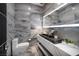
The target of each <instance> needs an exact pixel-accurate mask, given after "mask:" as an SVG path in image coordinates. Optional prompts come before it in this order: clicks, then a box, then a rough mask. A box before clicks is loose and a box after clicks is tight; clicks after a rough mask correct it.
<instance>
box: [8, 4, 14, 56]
mask: <svg viewBox="0 0 79 59" xmlns="http://www.w3.org/2000/svg"><path fill="white" fill-rule="evenodd" d="M14 16H15V5H14V4H10V3H8V4H7V47H8V49H7V55H11V40H12V38H14V20H15V18H14Z"/></svg>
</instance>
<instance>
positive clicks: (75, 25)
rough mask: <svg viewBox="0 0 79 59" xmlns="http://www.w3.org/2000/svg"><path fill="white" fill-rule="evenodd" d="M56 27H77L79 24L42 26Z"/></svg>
mask: <svg viewBox="0 0 79 59" xmlns="http://www.w3.org/2000/svg"><path fill="white" fill-rule="evenodd" d="M58 27H79V24H63V25H53V26H43V28H58Z"/></svg>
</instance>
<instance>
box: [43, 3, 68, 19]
mask: <svg viewBox="0 0 79 59" xmlns="http://www.w3.org/2000/svg"><path fill="white" fill-rule="evenodd" d="M67 4H68V3H64V4H62V5H60V6H59V7H57V8H55V9H54V10H52V11H51V12H49V13H48V14H46V15H44V16H43V17H44V18H45V17H46V16H48V15H50V14H52V13H54V12H55V11H57V10H59V9H61V8H62V7H64V6H66V5H67Z"/></svg>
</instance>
